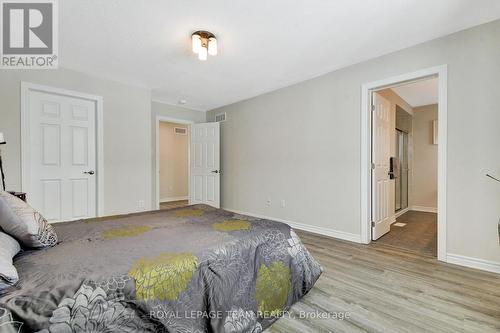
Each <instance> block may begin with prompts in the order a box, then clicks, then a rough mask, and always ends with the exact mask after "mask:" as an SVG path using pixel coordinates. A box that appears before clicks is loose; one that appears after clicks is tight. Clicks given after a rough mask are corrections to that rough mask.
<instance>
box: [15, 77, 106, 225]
mask: <svg viewBox="0 0 500 333" xmlns="http://www.w3.org/2000/svg"><path fill="white" fill-rule="evenodd" d="M30 91H38V92H44V93H49V94H53V95H61V96H67V97H73V98H79V99H85V100H89V101H92V102H94V103H95V106H96V117H95V119H96V150H95V151H96V164H97V165H96V190H97V192H96V207H97V209H96V210H97V217H100V216H104V143H103V138H104V136H103V134H104V123H103V98H102V96H97V95H91V94H87V93H82V92H79V91H73V90H67V89H61V88H55V87H51V86H46V85H41V84H35V83H30V82H25V81H21V190H22V191H23V192H26V193H27V192H29V190H30V188H29V184H30V181H31V179H30V174H31V161H30V153H31V147H30V145H29V136H30V126H29V92H30Z"/></svg>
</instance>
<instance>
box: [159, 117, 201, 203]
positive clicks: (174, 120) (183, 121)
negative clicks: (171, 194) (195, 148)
mask: <svg viewBox="0 0 500 333" xmlns="http://www.w3.org/2000/svg"><path fill="white" fill-rule="evenodd" d="M161 121H164V122H170V123H175V124H184V125H192V124H194V121H192V120H186V119H179V118H172V117H165V116H156V118H155V124H156V128H155V136H156V152H155V161H156V167H155V186H156V196H155V204H154V207H153V208H155V209H160V200H161V199H160V177H158V175H159V174H160V122H161ZM189 127H190V128H189V131H191V126H189ZM188 137H189V136H188ZM189 140H190V139H188V141H189ZM190 146H191V144H190V142H188V166H187V167H188V199H189V196H190V194H191V184H190V183H191V157H190V156H191V154H190V149H191V147H190ZM180 200H183V199H180ZM190 203H191V202H190Z"/></svg>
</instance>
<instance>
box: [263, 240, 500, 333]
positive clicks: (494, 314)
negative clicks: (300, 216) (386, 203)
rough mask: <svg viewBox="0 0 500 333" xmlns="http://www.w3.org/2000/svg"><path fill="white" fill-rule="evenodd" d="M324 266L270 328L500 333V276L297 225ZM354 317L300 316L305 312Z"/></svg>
mask: <svg viewBox="0 0 500 333" xmlns="http://www.w3.org/2000/svg"><path fill="white" fill-rule="evenodd" d="M297 233H298V234H299V236H300V238H301V239H302V241H303V242H304V244H305V245H306V247H307V248H308V249H309V251H310V252H311V254H312V255H313V256H314V257H315V258H316V260H318V261H319V262H320V264H321V265H322V266H323V269H324V272H323V275H322V276H321V277H320V279H319V280H318V282H317V283H316V285H315V286H314V288H313V289H312V290H311V291H310V292H309V293H308V294H307V295H306V296H305V297H304V298H303V299H302V300H301V301H299V302H298V303H297V304H295V305H294V306H293V307H292V309H291V312H290V316H285V317H283V318H281V319H279V320H278V321H277V322H276V323H275V324H274V325H273V326H271V327H270V328H268V329H267V330H266V332H268V333H299V332H300V333H306V332H394V333H404V332H408V333H415V332H450V333H456V332H480V333H487V332H497V333H498V332H500V275H498V274H494V273H488V272H483V271H479V270H474V269H469V268H464V267H461V266H457V265H452V264H446V263H442V262H439V261H437V260H436V259H434V258H431V257H428V256H422V255H419V254H417V253H414V252H410V251H405V250H403V249H397V248H394V247H390V246H386V245H383V244H377V243H372V244H370V245H362V244H355V243H350V242H345V241H340V240H335V239H332V238H327V237H322V236H318V235H314V234H310V233H305V232H300V231H298V232H297ZM301 311H302V312H303V313H309V316H311V314H315V313H328V312H344V313H348V314H349V318H346V319H344V320H338V319H319V318H299V317H298V316H299V315H300V312H301Z"/></svg>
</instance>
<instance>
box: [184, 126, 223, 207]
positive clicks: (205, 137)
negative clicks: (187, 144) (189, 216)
mask: <svg viewBox="0 0 500 333" xmlns="http://www.w3.org/2000/svg"><path fill="white" fill-rule="evenodd" d="M219 131H220V130H219V123H205V124H194V125H192V126H191V161H190V163H191V179H190V186H191V191H190V204H192V205H194V204H206V205H210V206H213V207H216V208H220V160H219V159H220V132H219Z"/></svg>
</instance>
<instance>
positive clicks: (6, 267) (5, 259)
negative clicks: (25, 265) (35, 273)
mask: <svg viewBox="0 0 500 333" xmlns="http://www.w3.org/2000/svg"><path fill="white" fill-rule="evenodd" d="M19 251H21V246H19V243H18V242H17V241H16V240H15V239H14V238H12V237H10V236H9V235H7V234H5V233H3V232H1V231H0V291H1V290H3V289H5V288H8V287H10V286H12V285H14V284H15V283H16V282H17V281H18V280H19V276H18V275H17V270H16V268H15V267H14V265H13V264H12V258H14V256H15V255H16V254H17V253H18V252H19Z"/></svg>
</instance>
